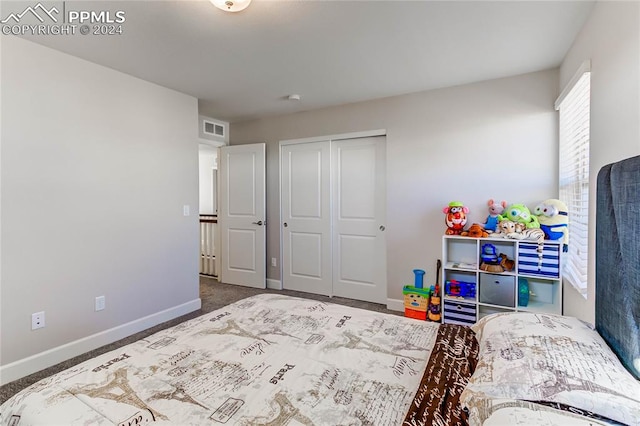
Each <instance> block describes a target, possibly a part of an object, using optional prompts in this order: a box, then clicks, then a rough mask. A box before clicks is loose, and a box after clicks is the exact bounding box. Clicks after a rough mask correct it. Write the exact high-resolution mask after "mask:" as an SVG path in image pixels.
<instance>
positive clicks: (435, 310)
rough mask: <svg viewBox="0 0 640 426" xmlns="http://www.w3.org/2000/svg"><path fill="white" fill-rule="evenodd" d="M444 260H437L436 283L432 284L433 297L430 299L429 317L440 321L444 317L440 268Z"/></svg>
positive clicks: (430, 319) (431, 319)
mask: <svg viewBox="0 0 640 426" xmlns="http://www.w3.org/2000/svg"><path fill="white" fill-rule="evenodd" d="M441 267H442V262H441V261H440V259H438V260H437V261H436V285H435V286H431V298H430V299H429V311H428V313H427V318H428V319H429V321H437V322H440V320H441V319H442V313H441V311H440V268H441Z"/></svg>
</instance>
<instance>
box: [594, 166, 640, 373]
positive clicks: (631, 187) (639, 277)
mask: <svg viewBox="0 0 640 426" xmlns="http://www.w3.org/2000/svg"><path fill="white" fill-rule="evenodd" d="M597 194H598V195H597V197H598V199H597V208H598V209H597V214H596V329H597V330H598V332H599V333H600V335H601V336H602V337H603V338H604V339H605V340H606V341H607V343H608V344H609V346H610V347H611V349H613V351H614V352H615V353H616V354H617V355H618V357H619V358H620V360H621V361H622V363H623V364H624V366H625V367H626V368H627V369H628V370H629V371H630V372H631V373H632V374H633V375H634V376H636V378H639V379H640V156H637V157H632V158H629V159H626V160H622V161H619V162H617V163H613V164H609V165H607V166H604V167H603V168H602V169H600V172H599V173H598V193H597Z"/></svg>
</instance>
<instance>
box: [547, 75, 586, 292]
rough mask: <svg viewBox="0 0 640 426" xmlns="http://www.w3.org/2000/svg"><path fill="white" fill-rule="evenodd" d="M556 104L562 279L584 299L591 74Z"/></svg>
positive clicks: (576, 82) (579, 79) (581, 77)
mask: <svg viewBox="0 0 640 426" xmlns="http://www.w3.org/2000/svg"><path fill="white" fill-rule="evenodd" d="M573 82H574V84H573V85H572V86H569V87H568V89H566V90H565V91H564V92H563V94H562V95H561V97H560V98H559V99H558V102H556V107H557V108H558V110H559V112H560V117H559V121H560V134H559V138H560V157H559V160H560V162H559V164H560V179H559V184H560V188H559V193H560V200H561V201H563V202H564V203H565V204H566V205H567V207H568V209H569V251H568V253H567V254H566V256H565V259H566V261H565V263H564V272H563V278H564V279H565V280H567V281H568V282H569V283H570V284H571V285H573V286H574V287H575V288H576V289H577V290H578V291H579V292H580V293H581V294H582V295H583V296H584V297H585V298H586V296H587V267H588V263H587V262H588V259H587V256H588V249H589V246H588V230H589V122H590V105H591V102H590V100H591V73H590V72H589V71H584V69H583V70H581V71H580V74H578V75H576V78H574V80H573Z"/></svg>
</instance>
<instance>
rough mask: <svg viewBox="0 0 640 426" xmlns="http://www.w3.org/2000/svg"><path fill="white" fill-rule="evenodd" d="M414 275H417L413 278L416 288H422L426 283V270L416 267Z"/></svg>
mask: <svg viewBox="0 0 640 426" xmlns="http://www.w3.org/2000/svg"><path fill="white" fill-rule="evenodd" d="M413 275H414V276H415V277H414V279H413V285H414V287H416V288H422V287H423V285H424V270H422V269H414V270H413Z"/></svg>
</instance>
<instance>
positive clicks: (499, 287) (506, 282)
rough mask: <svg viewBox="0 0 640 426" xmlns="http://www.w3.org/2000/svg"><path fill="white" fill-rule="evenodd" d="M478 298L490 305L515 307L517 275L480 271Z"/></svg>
mask: <svg viewBox="0 0 640 426" xmlns="http://www.w3.org/2000/svg"><path fill="white" fill-rule="evenodd" d="M478 300H479V301H480V302H481V303H487V304H490V305H497V306H504V307H507V308H515V306H516V277H515V276H510V275H501V274H488V273H480V286H479V297H478Z"/></svg>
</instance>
